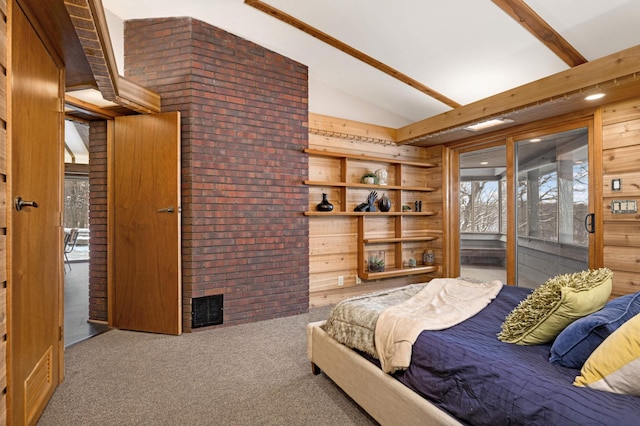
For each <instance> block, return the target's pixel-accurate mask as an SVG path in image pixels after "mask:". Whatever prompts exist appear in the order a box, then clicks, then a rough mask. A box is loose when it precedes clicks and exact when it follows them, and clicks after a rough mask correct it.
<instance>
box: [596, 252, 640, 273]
mask: <svg viewBox="0 0 640 426" xmlns="http://www.w3.org/2000/svg"><path fill="white" fill-rule="evenodd" d="M604 263H605V265H606V266H607V267H609V268H611V269H612V270H613V271H614V275H615V274H616V273H617V272H618V271H625V272H635V273H636V274H637V270H638V265H639V264H640V250H638V248H637V247H619V246H605V248H604Z"/></svg>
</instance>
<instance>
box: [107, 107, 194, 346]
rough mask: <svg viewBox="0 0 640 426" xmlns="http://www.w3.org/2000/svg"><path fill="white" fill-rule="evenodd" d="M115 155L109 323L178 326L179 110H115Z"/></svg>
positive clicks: (173, 330) (160, 329)
mask: <svg viewBox="0 0 640 426" xmlns="http://www.w3.org/2000/svg"><path fill="white" fill-rule="evenodd" d="M110 158H111V159H112V164H111V167H110V172H111V177H110V183H111V188H112V197H113V198H112V200H113V202H112V204H113V206H112V209H111V210H110V211H112V212H113V220H112V221H111V223H112V224H113V227H112V228H113V232H112V234H111V237H112V241H113V244H112V250H110V254H111V258H112V259H113V260H112V263H111V268H112V269H111V270H112V271H113V272H112V274H111V276H112V284H111V287H110V288H111V289H112V293H111V295H110V296H109V300H110V301H112V303H111V307H112V312H111V315H110V318H111V325H112V326H113V327H117V328H122V329H128V330H137V331H147V332H153V333H164V334H180V333H181V332H182V300H181V289H182V283H181V267H180V116H179V114H178V113H163V114H150V115H138V116H127V117H118V118H117V119H116V120H115V123H114V132H113V142H112V150H111V157H110Z"/></svg>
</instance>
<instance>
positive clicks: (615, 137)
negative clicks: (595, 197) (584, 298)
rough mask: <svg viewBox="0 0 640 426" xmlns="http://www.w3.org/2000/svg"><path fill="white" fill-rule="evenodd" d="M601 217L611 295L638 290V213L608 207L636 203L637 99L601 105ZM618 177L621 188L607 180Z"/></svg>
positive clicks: (639, 155)
mask: <svg viewBox="0 0 640 426" xmlns="http://www.w3.org/2000/svg"><path fill="white" fill-rule="evenodd" d="M602 123H603V125H602V147H603V148H602V161H603V166H602V168H603V175H602V212H603V214H602V217H603V222H604V224H603V230H604V233H603V242H602V244H603V246H604V247H603V253H604V256H603V257H604V265H605V266H607V267H609V268H611V269H612V270H613V290H612V296H620V295H623V294H629V293H633V292H637V291H640V280H639V279H638V276H640V213H618V214H614V213H612V210H611V201H612V200H635V201H636V203H638V204H640V171H638V166H637V165H638V161H640V100H639V99H634V100H630V101H625V102H620V103H617V104H613V105H607V106H605V107H604V108H602ZM613 179H621V183H622V185H621V190H620V191H613V190H612V188H611V181H612V180H613Z"/></svg>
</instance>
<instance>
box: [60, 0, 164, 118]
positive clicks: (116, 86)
mask: <svg viewBox="0 0 640 426" xmlns="http://www.w3.org/2000/svg"><path fill="white" fill-rule="evenodd" d="M64 5H65V7H66V9H67V12H68V13H69V16H70V17H71V22H72V24H73V26H74V28H75V31H76V34H77V36H78V39H79V40H80V44H81V45H82V48H83V49H84V53H85V55H86V57H87V60H88V62H89V66H90V68H91V71H92V72H93V77H94V79H95V82H96V84H97V86H98V90H100V93H101V94H102V97H103V98H104V99H106V100H109V101H112V102H115V103H117V104H119V105H122V106H123V107H125V108H127V109H129V110H131V111H135V112H140V113H147V114H148V113H154V112H160V111H161V99H160V95H158V94H157V93H155V92H153V91H151V90H148V89H145V88H144V87H142V86H139V85H137V84H135V83H133V82H131V81H128V80H126V79H124V77H121V76H120V75H119V74H118V69H117V67H116V61H115V57H114V54H113V47H112V46H111V38H110V37H109V29H108V26H107V19H106V17H105V15H104V8H103V6H102V1H101V0H64Z"/></svg>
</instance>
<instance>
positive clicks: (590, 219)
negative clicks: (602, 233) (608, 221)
mask: <svg viewBox="0 0 640 426" xmlns="http://www.w3.org/2000/svg"><path fill="white" fill-rule="evenodd" d="M595 219H596V215H595V213H589V214H588V215H586V216H585V217H584V228H585V229H586V230H587V232H588V233H590V234H593V233H594V232H596V220H595Z"/></svg>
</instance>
